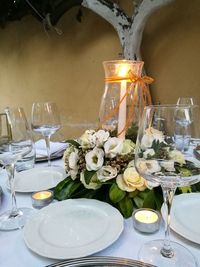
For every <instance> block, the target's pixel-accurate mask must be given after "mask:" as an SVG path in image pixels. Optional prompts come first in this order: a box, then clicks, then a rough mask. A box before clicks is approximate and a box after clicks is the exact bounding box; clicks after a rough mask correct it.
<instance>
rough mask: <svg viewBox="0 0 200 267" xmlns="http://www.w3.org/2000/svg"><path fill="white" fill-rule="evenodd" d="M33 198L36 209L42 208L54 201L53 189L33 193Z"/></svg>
mask: <svg viewBox="0 0 200 267" xmlns="http://www.w3.org/2000/svg"><path fill="white" fill-rule="evenodd" d="M31 199H32V206H33V207H34V208H36V209H41V208H43V207H45V206H47V205H49V204H50V203H51V202H52V201H53V192H52V191H51V190H45V191H39V192H34V193H33V194H32V195H31Z"/></svg>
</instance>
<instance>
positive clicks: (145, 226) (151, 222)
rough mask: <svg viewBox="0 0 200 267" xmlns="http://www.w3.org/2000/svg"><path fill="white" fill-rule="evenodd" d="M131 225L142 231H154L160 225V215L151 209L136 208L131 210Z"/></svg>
mask: <svg viewBox="0 0 200 267" xmlns="http://www.w3.org/2000/svg"><path fill="white" fill-rule="evenodd" d="M132 217H133V225H134V227H135V229H136V230H138V231H140V232H143V233H154V232H156V231H157V230H158V229H159V226H160V215H159V213H158V212H157V211H155V210H152V209H138V210H135V211H134V212H133V215H132Z"/></svg>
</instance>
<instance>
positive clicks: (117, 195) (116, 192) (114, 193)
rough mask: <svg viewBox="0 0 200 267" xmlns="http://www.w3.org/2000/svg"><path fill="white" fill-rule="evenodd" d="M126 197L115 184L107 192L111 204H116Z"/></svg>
mask: <svg viewBox="0 0 200 267" xmlns="http://www.w3.org/2000/svg"><path fill="white" fill-rule="evenodd" d="M125 195H126V192H125V191H122V190H121V189H120V188H119V187H118V185H117V184H116V183H114V184H113V185H112V186H111V187H110V190H109V197H110V199H111V201H112V202H113V203H118V202H119V201H120V200H122V199H123V198H124V197H125Z"/></svg>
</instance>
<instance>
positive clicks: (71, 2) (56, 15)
mask: <svg viewBox="0 0 200 267" xmlns="http://www.w3.org/2000/svg"><path fill="white" fill-rule="evenodd" d="M82 2H83V0H67V1H66V0H65V1H61V2H60V4H59V5H58V6H57V7H56V8H55V10H54V12H53V13H51V15H50V20H51V24H52V25H56V24H57V22H58V21H59V19H60V18H61V17H62V15H63V14H64V13H66V12H67V11H68V10H70V9H71V8H72V7H74V6H80V5H81V4H82Z"/></svg>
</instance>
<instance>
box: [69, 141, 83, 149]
mask: <svg viewBox="0 0 200 267" xmlns="http://www.w3.org/2000/svg"><path fill="white" fill-rule="evenodd" d="M66 143H69V144H71V145H73V146H75V147H77V148H79V147H80V144H79V143H78V142H76V141H75V140H66Z"/></svg>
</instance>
